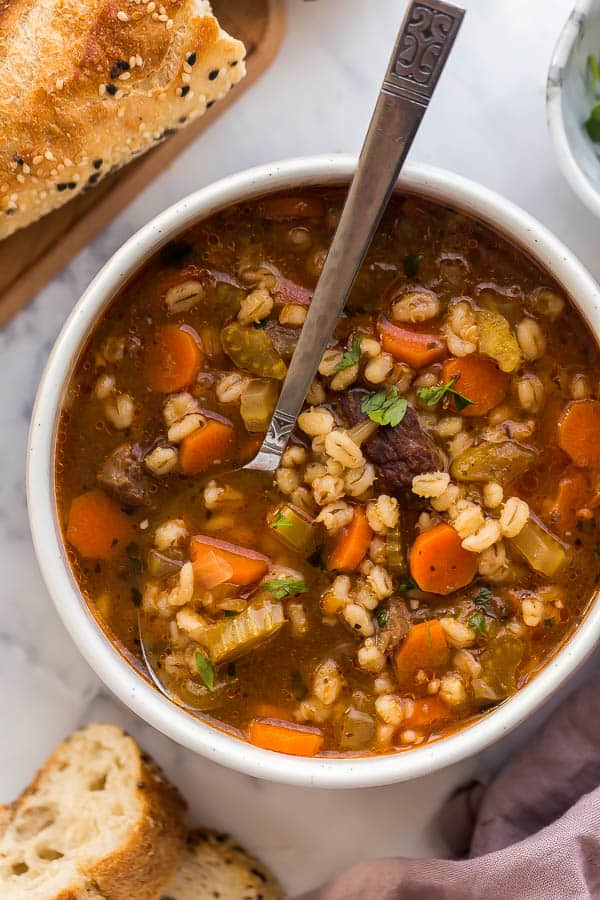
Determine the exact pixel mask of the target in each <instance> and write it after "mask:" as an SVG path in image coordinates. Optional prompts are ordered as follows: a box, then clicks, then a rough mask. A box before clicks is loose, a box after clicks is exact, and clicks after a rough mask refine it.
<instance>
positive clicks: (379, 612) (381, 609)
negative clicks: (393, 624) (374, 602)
mask: <svg viewBox="0 0 600 900" xmlns="http://www.w3.org/2000/svg"><path fill="white" fill-rule="evenodd" d="M389 614H390V611H389V609H386V608H385V606H378V607H377V609H376V610H375V618H376V619H377V624H378V625H379V627H380V628H385V626H386V625H387V620H388V616H389Z"/></svg>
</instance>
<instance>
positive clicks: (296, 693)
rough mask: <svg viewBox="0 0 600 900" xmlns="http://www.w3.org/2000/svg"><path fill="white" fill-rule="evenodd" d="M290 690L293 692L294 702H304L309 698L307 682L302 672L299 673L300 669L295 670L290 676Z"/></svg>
mask: <svg viewBox="0 0 600 900" xmlns="http://www.w3.org/2000/svg"><path fill="white" fill-rule="evenodd" d="M290 690H291V692H292V696H293V698H294V700H296V701H297V702H300V701H301V700H304V698H305V697H307V696H308V688H307V687H306V682H305V681H304V678H303V677H302V672H299V671H298V669H294V671H293V672H292V674H291V675H290Z"/></svg>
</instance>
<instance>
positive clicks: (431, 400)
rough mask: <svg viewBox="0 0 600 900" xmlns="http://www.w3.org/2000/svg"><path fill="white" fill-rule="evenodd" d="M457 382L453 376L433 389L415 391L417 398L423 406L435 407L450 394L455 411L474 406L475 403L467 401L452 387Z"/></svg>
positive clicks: (455, 376)
mask: <svg viewBox="0 0 600 900" xmlns="http://www.w3.org/2000/svg"><path fill="white" fill-rule="evenodd" d="M457 381H458V375H453V376H452V378H451V379H450V381H447V382H446V383H445V384H435V385H434V386H433V387H428V388H420V389H419V390H418V391H417V397H418V398H419V400H421V401H422V402H423V403H424V404H425V406H436V405H437V404H438V403H439V402H440V400H441V399H442V398H443V397H445V395H446V394H452V396H453V397H454V403H455V405H456V408H457V410H458V411H459V412H460V411H461V410H462V409H465V407H467V406H474V405H475V401H474V400H469V398H468V397H465V395H464V394H460V393H459V392H458V391H457V390H455V389H454V385H455V384H456V382H457Z"/></svg>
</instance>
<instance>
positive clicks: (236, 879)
mask: <svg viewBox="0 0 600 900" xmlns="http://www.w3.org/2000/svg"><path fill="white" fill-rule="evenodd" d="M282 896H283V895H282V893H281V890H280V888H279V886H278V884H277V882H276V881H275V879H274V878H273V876H272V875H271V874H270V872H269V871H268V870H267V869H266V868H265V867H264V866H263V865H262V863H260V862H259V861H258V860H257V859H255V858H254V857H253V856H249V855H248V854H247V853H246V851H245V850H244V849H243V848H242V847H240V846H239V845H238V844H236V843H235V841H234V840H232V838H231V837H229V835H227V834H219V833H218V832H216V831H209V830H207V829H196V830H195V831H192V832H190V834H189V835H188V839H187V842H186V848H185V851H184V853H183V856H182V857H181V860H180V862H179V865H178V866H177V871H176V872H175V875H174V876H173V880H172V881H171V882H170V884H169V886H168V887H167V888H166V889H165V891H164V893H163V894H161V897H160V900H214V898H215V897H222V898H223V900H281V897H282Z"/></svg>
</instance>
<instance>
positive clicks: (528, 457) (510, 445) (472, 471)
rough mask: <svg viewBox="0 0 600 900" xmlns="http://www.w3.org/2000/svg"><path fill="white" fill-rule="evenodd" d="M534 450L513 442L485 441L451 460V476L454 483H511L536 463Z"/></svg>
mask: <svg viewBox="0 0 600 900" xmlns="http://www.w3.org/2000/svg"><path fill="white" fill-rule="evenodd" d="M535 458H536V455H535V453H534V451H533V450H529V449H528V448H527V447H522V446H521V445H520V444H516V443H514V441H502V442H501V443H499V444H491V443H489V442H486V441H484V442H483V443H481V444H478V445H477V447H470V448H469V449H468V450H464V451H463V452H462V453H460V454H459V455H458V456H457V457H456V459H454V460H453V461H452V465H451V466H450V474H451V475H452V477H453V478H456V480H457V481H499V482H500V484H504V483H507V482H509V481H514V479H515V478H518V477H519V475H522V474H523V473H524V472H526V471H527V469H529V468H530V467H531V466H532V465H533V463H534V462H535Z"/></svg>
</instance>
